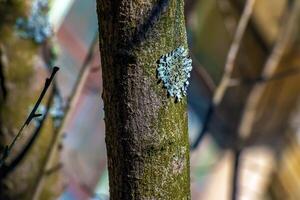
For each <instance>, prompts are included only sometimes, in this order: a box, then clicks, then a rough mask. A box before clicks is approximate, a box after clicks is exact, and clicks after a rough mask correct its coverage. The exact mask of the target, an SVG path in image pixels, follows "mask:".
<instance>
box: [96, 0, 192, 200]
mask: <svg viewBox="0 0 300 200" xmlns="http://www.w3.org/2000/svg"><path fill="white" fill-rule="evenodd" d="M183 6H184V5H183V0H155V1H154V0H135V1H124V0H98V1H97V11H98V19H99V32H100V51H101V61H102V69H103V100H104V110H105V124H106V146H107V154H108V169H109V183H110V198H111V199H118V200H119V199H149V200H150V199H172V200H176V199H190V186H189V182H190V177H189V142H188V130H187V111H186V107H187V101H186V98H183V100H182V101H180V102H175V100H174V99H173V98H169V97H168V96H167V92H166V90H165V89H164V88H162V85H161V84H158V80H157V78H156V69H157V61H158V60H159V58H160V57H161V56H162V55H164V54H167V53H169V52H170V51H172V50H174V49H175V48H177V47H179V46H180V45H183V46H184V47H186V48H187V41H186V30H185V24H184V13H183Z"/></svg>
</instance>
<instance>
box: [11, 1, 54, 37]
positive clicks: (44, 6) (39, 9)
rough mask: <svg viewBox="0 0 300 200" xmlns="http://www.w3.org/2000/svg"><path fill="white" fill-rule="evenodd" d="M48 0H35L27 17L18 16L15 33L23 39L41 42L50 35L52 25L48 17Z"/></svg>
mask: <svg viewBox="0 0 300 200" xmlns="http://www.w3.org/2000/svg"><path fill="white" fill-rule="evenodd" d="M48 7H49V5H48V0H35V1H34V2H33V4H32V8H31V11H30V15H29V17H28V18H27V19H24V18H18V19H17V21H16V28H17V33H18V34H19V35H20V36H21V37H22V38H25V39H33V40H34V41H35V42H36V43H42V42H44V41H45V40H46V39H47V38H49V37H50V36H51V35H52V27H51V24H50V22H49V17H48V14H47V12H48Z"/></svg>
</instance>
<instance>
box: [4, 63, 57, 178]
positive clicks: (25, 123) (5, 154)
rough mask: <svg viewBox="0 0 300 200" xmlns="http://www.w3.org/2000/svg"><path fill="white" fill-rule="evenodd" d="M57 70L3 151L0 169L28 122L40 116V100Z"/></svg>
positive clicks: (54, 70)
mask: <svg viewBox="0 0 300 200" xmlns="http://www.w3.org/2000/svg"><path fill="white" fill-rule="evenodd" d="M58 70H59V68H58V67H54V68H53V70H52V74H51V76H50V77H49V78H47V79H46V82H45V86H44V88H43V90H42V92H41V94H40V96H39V98H38V100H37V102H36V103H35V105H34V107H33V109H32V111H31V112H30V114H29V116H28V117H27V119H26V121H25V122H24V124H23V125H22V127H21V128H20V130H19V132H18V133H17V135H16V136H15V137H14V139H13V141H12V142H11V143H10V145H8V146H6V147H5V149H4V152H3V153H2V157H1V159H0V168H2V167H3V166H4V164H5V161H6V159H7V158H8V156H9V154H10V152H11V150H12V148H13V147H14V145H15V143H16V142H17V140H18V139H19V137H20V136H21V134H22V132H23V130H24V128H25V127H27V126H28V125H29V124H30V122H31V121H32V119H34V118H36V117H39V116H41V114H40V113H36V111H37V109H38V107H39V105H40V103H41V101H42V99H43V98H44V96H45V94H46V92H47V90H48V88H49V86H50V85H51V82H52V81H53V79H54V76H55V74H56V72H57V71H58ZM2 173H3V170H2V169H1V176H2Z"/></svg>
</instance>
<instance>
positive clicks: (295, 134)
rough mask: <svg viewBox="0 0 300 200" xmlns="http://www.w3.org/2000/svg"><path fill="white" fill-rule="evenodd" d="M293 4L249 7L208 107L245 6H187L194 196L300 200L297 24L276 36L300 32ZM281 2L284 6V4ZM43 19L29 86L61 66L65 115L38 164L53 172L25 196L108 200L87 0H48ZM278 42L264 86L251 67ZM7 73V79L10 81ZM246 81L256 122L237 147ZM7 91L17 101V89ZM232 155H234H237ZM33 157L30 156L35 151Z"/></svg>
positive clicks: (191, 0)
mask: <svg viewBox="0 0 300 200" xmlns="http://www.w3.org/2000/svg"><path fill="white" fill-rule="evenodd" d="M296 1H297V0H294V1H288V0H263V1H262V0H257V1H256V4H255V5H254V6H253V8H252V12H251V16H250V18H251V19H250V20H249V22H248V23H247V25H246V26H247V28H246V29H245V33H244V35H243V37H242V41H241V48H240V49H239V53H238V54H237V59H236V61H235V65H236V66H237V67H236V68H234V72H233V78H232V86H230V87H229V89H227V90H226V93H225V95H224V101H223V102H222V103H221V104H220V105H218V107H217V108H213V109H212V107H211V106H212V102H213V98H214V96H215V91H216V90H217V88H218V87H219V85H220V84H221V83H222V77H223V75H224V67H225V65H226V61H227V60H228V53H229V51H230V47H231V46H232V43H233V41H234V38H235V36H236V34H237V33H236V32H237V31H236V30H237V29H238V27H239V25H240V23H241V19H243V17H247V16H245V15H246V14H247V13H245V11H244V8H246V7H247V6H249V5H248V4H250V3H249V2H251V0H250V1H242V0H186V2H185V4H186V10H185V12H186V26H187V34H188V35H187V36H188V42H189V47H190V55H191V58H192V59H193V71H192V76H191V81H190V82H191V85H190V87H189V89H188V116H189V135H190V143H191V192H192V199H193V200H223V199H224V200H226V199H231V196H232V192H233V191H234V187H235V186H234V185H235V184H237V186H236V187H237V191H238V196H239V198H238V199H249V200H250V199H251V200H259V199H278V200H279V199H300V179H299V177H300V176H299V175H300V151H299V150H300V148H299V142H300V140H299V138H300V137H299V133H300V132H299V130H300V126H299V124H300V118H299V113H300V109H299V105H300V104H299V103H300V102H299V94H300V93H299V92H300V81H299V80H300V79H299V76H298V75H297V73H299V70H300V60H299V55H300V48H299V47H300V43H299V39H300V37H299V36H300V33H299V31H298V30H297V29H296V28H295V30H294V29H293V30H292V31H294V33H293V34H290V35H288V34H289V33H285V32H284V31H283V30H282V29H286V30H289V24H291V25H290V26H293V27H296V26H299V27H300V20H299V19H300V18H299V17H298V18H297V19H298V21H297V20H296V22H298V23H296V24H293V23H292V22H290V21H292V20H291V19H290V18H289V14H290V13H293V12H298V13H299V9H298V10H296V9H294V7H296V6H295V5H294V4H293V3H291V2H296ZM3 2H4V1H3ZM30 2H31V1H28V2H26V3H25V4H28V5H27V6H28V9H27V10H30V5H31V3H30ZM253 2H254V1H253ZM0 3H1V2H0ZM289 3H290V4H291V5H292V6H290V7H289V5H288V4H289ZM2 4H5V3H2ZM295 4H296V3H295ZM250 6H251V5H250ZM293 6H294V7H293ZM248 9H250V8H248ZM295 10H296V11H295ZM25 13H26V12H25ZM2 15H3V14H1V16H2ZM25 15H26V14H25ZM27 15H28V12H27ZM48 15H49V20H50V24H51V27H52V30H53V35H52V36H51V39H50V40H51V42H48V43H47V44H43V45H42V47H39V48H40V49H39V50H38V51H36V52H37V53H36V55H35V58H34V59H33V65H34V66H35V67H34V70H35V71H36V73H37V74H38V78H35V79H34V80H36V81H35V82H36V83H41V86H37V89H36V90H38V91H39V90H40V89H41V88H42V86H43V80H44V77H47V75H48V72H47V70H46V68H47V67H46V66H47V65H49V63H50V64H53V65H56V66H59V67H60V71H59V73H58V74H57V78H56V83H55V84H56V87H57V90H58V91H59V97H60V98H61V101H60V104H61V106H62V107H64V111H67V117H65V118H64V120H63V121H62V122H59V124H58V128H57V127H56V128H57V130H56V129H55V123H54V129H53V130H55V131H56V132H57V134H56V135H55V137H54V138H55V139H54V140H53V141H54V142H53V143H51V144H49V145H50V146H51V145H52V146H51V147H53V146H55V145H56V146H58V147H59V148H58V149H57V150H54V151H51V150H50V151H49V152H50V153H48V154H46V155H47V156H50V157H51V156H52V157H51V159H50V161H46V162H45V166H46V167H47V166H48V165H49V168H50V169H53V168H54V171H55V172H54V173H50V174H49V175H47V176H45V177H44V176H43V177H42V178H41V179H39V180H38V181H37V184H36V185H37V188H38V189H36V190H34V191H35V192H36V191H40V192H39V193H40V194H39V195H41V194H42V195H41V196H43V195H46V193H49V191H47V192H43V191H44V190H43V188H44V187H47V184H50V185H51V184H52V183H55V184H56V182H55V180H56V179H60V181H58V182H59V184H57V185H60V186H62V188H63V190H62V192H58V191H56V192H54V193H57V195H58V197H55V198H56V199H57V198H58V199H60V200H85V199H108V196H109V187H108V172H107V166H106V150H105V141H104V135H105V125H104V121H103V119H104V111H103V102H102V99H101V93H102V74H101V61H100V52H99V43H98V21H97V14H96V1H95V0H65V1H61V0H51V1H50V4H49V11H48ZM297 15H299V14H297ZM17 17H18V16H14V17H13V19H14V20H15V19H16V18H17ZM0 20H1V19H0ZM8 21H9V20H8ZM4 22H5V20H4ZM9 22H10V23H7V24H5V23H4V24H3V23H1V24H0V29H1V31H3V30H5V31H3V32H2V33H1V34H0V37H2V38H0V41H1V40H3V38H5V37H7V36H5V37H4V36H3V35H8V34H11V35H12V36H9V38H18V37H19V36H18V35H17V34H16V33H14V32H15V31H16V30H15V25H14V23H12V21H9ZM2 24H3V25H2ZM5 26H7V27H9V26H10V27H13V28H5ZM282 27H285V28H282ZM299 27H297V28H299ZM9 30H10V31H9ZM284 37H289V38H294V39H290V42H289V41H288V42H289V43H288V44H287V47H285V46H284V41H282V40H284V39H282V38H284ZM15 40H17V39H10V40H7V41H6V42H4V44H2V42H1V43H0V45H1V48H2V46H3V49H4V51H5V49H8V50H7V52H9V48H10V47H9V46H10V45H12V46H13V45H17V44H18V43H17V42H15ZM20 40H21V39H20ZM23 40H24V39H23ZM280 42H281V43H280ZM279 45H282V49H284V50H283V51H286V52H285V53H284V58H282V59H281V60H280V61H279V64H278V66H280V67H278V69H277V68H276V70H277V71H276V72H275V75H274V78H273V76H272V77H268V78H269V79H270V80H271V81H270V83H269V82H268V81H269V79H263V78H264V77H262V76H260V70H258V69H259V68H260V67H261V68H262V67H263V66H264V65H265V64H266V63H268V60H270V59H272V58H273V57H272V55H273V56H274V54H276V53H278V52H275V53H274V49H275V48H276V46H279ZM29 46H30V45H29ZM49 46H51V48H50V49H51V51H50V54H51V52H52V51H55V55H56V57H55V59H52V60H51V59H50V61H49ZM27 47H28V44H24V45H23V43H22V45H20V46H19V47H18V49H19V51H21V53H22V51H24V52H25V51H26V48H27ZM280 47H281V46H280ZM21 48H24V49H21ZM34 48H36V47H34ZM286 49H287V50H286ZM276 55H277V54H276ZM278 56H279V55H278ZM6 57H7V58H5V59H6V60H8V63H12V62H10V61H9V59H12V58H11V57H10V55H9V53H8V55H6ZM50 57H51V56H50ZM16 59H18V57H17V55H16ZM275 59H276V58H275ZM20 62H22V61H20ZM269 62H271V61H269ZM266 65H267V64H266ZM19 67H22V66H19ZM16 68H17V67H15V68H14V69H16ZM285 70H287V72H286V71H285ZM8 71H9V72H8V73H9V74H12V73H14V72H12V70H11V69H10V70H8ZM25 74H26V73H25ZM258 74H259V76H258ZM278 74H279V75H278ZM10 76H11V77H12V82H13V81H16V80H19V79H18V78H14V76H13V75H10ZM35 77H36V76H35ZM277 77H279V78H277ZM273 79H274V80H273ZM243 81H245V83H244V82H243ZM247 81H248V82H247ZM255 81H261V84H265V85H266V89H265V90H264V95H263V98H262V100H261V101H260V102H259V106H258V108H259V109H258V112H257V115H255V117H256V118H255V119H256V120H254V122H253V126H248V127H250V128H249V129H247V131H249V132H250V133H249V134H251V136H250V137H249V140H247V141H246V142H245V145H244V143H243V149H242V150H241V149H240V148H241V146H242V142H241V141H240V140H237V139H236V138H237V136H236V135H237V131H238V127H239V126H238V125H239V123H240V120H241V118H242V117H244V115H245V113H244V109H245V107H246V106H247V102H248V101H247V100H248V98H249V96H250V95H251V89H252V88H253V87H255V86H256V85H255V84H257V82H255ZM11 87H12V88H13V86H11ZM16 95H19V96H18V97H17V98H18V99H19V100H21V98H22V96H21V95H22V93H17V94H16ZM34 95H35V96H37V95H36V94H34ZM26 98H27V97H26ZM28 98H29V97H28ZM31 102H34V100H31ZM30 105H31V106H32V105H33V103H31V104H30ZM20 107H21V108H20V109H23V110H24V113H28V109H29V108H28V107H27V104H26V105H25V104H24V105H20ZM250 107H251V106H250ZM8 111H11V112H12V111H14V110H13V109H8V110H5V109H3V111H2V116H3V113H4V112H8ZM250 111H251V109H250ZM210 114H211V117H210ZM24 115H25V114H22V115H21V116H20V117H19V118H20V119H19V121H20V123H21V121H22V119H25V118H22V116H24ZM3 123H4V124H5V123H6V122H5V121H3ZM7 123H10V122H7ZM16 123H17V122H16ZM49 123H50V122H49ZM0 125H1V124H0ZM10 126H12V125H10ZM15 126H16V127H19V126H20V125H18V124H15ZM245 127H247V125H245ZM203 129H205V131H203ZM51 130H52V129H51ZM247 131H246V132H247ZM46 134H47V133H46ZM26 137H27V136H26ZM26 137H25V138H26ZM44 139H45V140H46V139H47V137H46V136H45V138H44ZM48 139H49V138H48ZM243 142H244V141H243ZM240 144H241V145H240ZM47 145H48V144H47ZM50 149H51V148H50ZM236 149H238V151H239V150H241V154H238V152H237V151H236ZM38 152H39V151H38V150H36V151H35V154H38ZM58 152H61V154H59V153H58ZM58 155H59V156H58ZM237 166H238V167H237ZM56 171H59V173H58V172H56ZM236 171H238V173H236ZM56 173H57V174H56ZM53 174H54V175H53ZM55 174H56V175H55ZM58 174H59V175H58ZM235 175H236V176H237V177H236V179H237V180H238V181H237V183H235V179H234V178H235ZM51 176H59V178H57V177H56V178H52V177H51ZM53 190H55V188H54V189H53ZM59 191H60V190H59ZM40 199H43V198H40Z"/></svg>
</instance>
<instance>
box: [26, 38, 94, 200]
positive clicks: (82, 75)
mask: <svg viewBox="0 0 300 200" xmlns="http://www.w3.org/2000/svg"><path fill="white" fill-rule="evenodd" d="M97 40H98V33H96V34H95V36H94V39H93V41H92V44H91V46H90V48H89V51H88V53H87V56H86V57H85V59H84V61H83V63H82V65H81V68H80V72H79V76H78V78H77V81H76V83H75V86H74V88H73V90H72V94H71V97H70V98H69V99H70V100H69V102H68V105H67V106H66V110H65V116H64V119H63V121H62V123H61V125H60V127H58V128H57V129H56V131H55V132H56V133H55V134H54V138H53V141H52V143H51V144H50V146H49V151H48V152H47V155H46V157H47V160H46V161H45V163H44V164H43V166H42V169H41V173H40V177H38V181H37V184H36V187H35V191H34V193H33V198H32V199H33V200H38V199H39V195H40V193H41V191H42V188H43V185H44V182H45V180H44V175H45V171H46V169H49V168H51V165H52V163H53V160H54V158H55V152H56V151H55V150H56V148H55V147H56V146H58V143H59V142H60V141H59V138H60V136H61V135H62V134H63V131H64V128H65V125H66V124H67V122H69V120H70V118H71V117H72V116H71V115H72V114H73V113H72V112H71V110H72V108H74V106H75V103H76V102H77V101H78V98H79V94H80V92H81V91H82V89H83V86H84V83H85V80H86V78H87V76H88V72H89V68H88V67H87V66H88V64H89V63H90V62H91V60H92V58H93V53H94V49H95V46H96V44H97Z"/></svg>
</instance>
